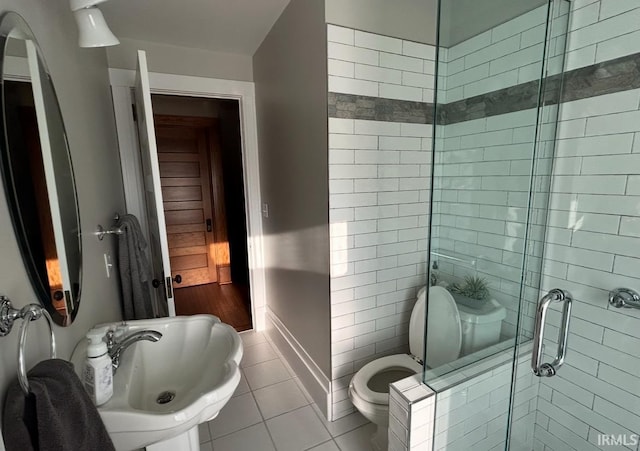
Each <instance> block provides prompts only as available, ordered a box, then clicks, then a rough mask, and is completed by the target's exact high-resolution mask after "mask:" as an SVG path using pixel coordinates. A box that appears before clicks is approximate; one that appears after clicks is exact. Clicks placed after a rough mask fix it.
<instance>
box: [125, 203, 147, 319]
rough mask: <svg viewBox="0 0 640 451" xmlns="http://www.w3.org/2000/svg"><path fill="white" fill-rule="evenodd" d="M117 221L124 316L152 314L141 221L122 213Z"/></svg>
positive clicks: (140, 316)
mask: <svg viewBox="0 0 640 451" xmlns="http://www.w3.org/2000/svg"><path fill="white" fill-rule="evenodd" d="M118 225H119V227H120V230H122V232H123V233H122V235H118V268H119V271H120V285H121V287H122V302H123V312H124V319H125V320H129V319H147V318H153V300H152V295H153V293H152V292H151V290H152V288H151V266H150V265H149V260H148V259H147V242H146V241H145V239H144V236H143V235H142V230H141V229H140V223H139V222H138V218H136V217H135V216H133V215H124V216H122V217H121V218H120V222H119V224H118Z"/></svg>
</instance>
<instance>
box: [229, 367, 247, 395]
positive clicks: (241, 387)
mask: <svg viewBox="0 0 640 451" xmlns="http://www.w3.org/2000/svg"><path fill="white" fill-rule="evenodd" d="M250 391H251V389H250V388H249V384H247V376H245V375H244V371H242V370H240V383H239V384H238V386H237V387H236V391H234V392H233V396H239V395H244V394H245V393H249V392H250Z"/></svg>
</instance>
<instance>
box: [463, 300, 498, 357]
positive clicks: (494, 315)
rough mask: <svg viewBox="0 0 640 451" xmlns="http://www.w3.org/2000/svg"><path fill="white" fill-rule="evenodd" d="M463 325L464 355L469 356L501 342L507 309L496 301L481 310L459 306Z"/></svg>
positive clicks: (487, 303) (483, 306)
mask: <svg viewBox="0 0 640 451" xmlns="http://www.w3.org/2000/svg"><path fill="white" fill-rule="evenodd" d="M458 312H459V313H460V323H461V325H462V350H461V352H462V355H463V356H464V355H468V354H471V353H473V352H475V351H479V350H480V349H484V348H486V347H488V346H491V345H494V344H496V343H498V341H500V330H501V329H502V320H503V319H505V318H506V316H507V311H506V309H505V308H504V307H503V306H501V305H500V303H498V301H496V300H495V299H491V300H490V301H488V302H486V303H485V304H484V305H482V306H481V307H480V308H472V307H467V306H466V305H462V304H458Z"/></svg>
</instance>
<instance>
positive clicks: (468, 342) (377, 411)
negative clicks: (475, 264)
mask: <svg viewBox="0 0 640 451" xmlns="http://www.w3.org/2000/svg"><path fill="white" fill-rule="evenodd" d="M426 293H427V291H426V287H424V288H422V289H421V290H420V291H419V292H418V299H417V300H416V304H415V305H414V307H413V311H412V312H411V319H410V320H409V351H410V354H394V355H390V356H386V357H381V358H379V359H376V360H374V361H372V362H369V363H367V364H366V365H365V366H363V367H362V368H361V369H360V370H359V371H358V372H357V373H356V374H355V375H354V376H353V379H351V383H350V384H349V398H350V399H351V402H352V403H353V405H354V406H355V407H356V409H358V411H360V413H361V414H362V415H363V416H364V417H365V418H367V419H368V420H369V421H371V422H372V423H374V424H375V425H376V426H377V428H376V432H375V433H374V435H373V437H372V438H371V443H372V445H373V448H374V449H375V450H376V451H378V450H380V451H382V450H386V449H387V444H388V436H387V429H388V425H389V384H391V383H393V382H396V381H398V380H400V379H404V378H406V377H409V376H412V375H414V374H419V373H422V371H423V365H422V363H421V359H422V356H423V355H424V346H425V343H424V326H425V320H424V319H425V316H426V312H425V310H426ZM494 303H495V304H494ZM490 304H491V305H490V307H487V309H486V312H485V311H482V312H475V313H474V309H469V308H467V309H465V310H464V311H462V314H461V312H460V310H459V309H458V305H457V304H456V302H455V299H454V298H453V296H452V295H451V293H449V291H447V290H446V289H445V288H443V287H440V286H433V287H430V288H429V305H430V308H429V318H428V328H427V333H428V337H427V361H426V366H427V367H428V368H437V367H439V366H441V365H444V364H446V363H449V362H452V361H454V360H456V359H457V358H458V357H459V356H460V353H461V351H462V347H463V343H465V346H467V350H469V349H473V348H474V347H475V346H476V345H475V344H474V343H473V340H474V339H476V338H481V340H480V341H482V346H487V345H489V344H493V343H488V340H490V339H493V337H495V339H496V342H497V339H499V333H500V326H501V323H502V319H504V317H505V316H506V311H504V307H502V306H500V304H498V303H497V302H496V301H493V300H492V301H490ZM463 308H464V307H463ZM486 315H491V317H490V318H489V319H488V320H487V318H485V316H486ZM478 326H480V327H478ZM496 330H497V331H498V332H497V335H496V332H495V331H496ZM463 335H467V336H463ZM443 337H446V338H443Z"/></svg>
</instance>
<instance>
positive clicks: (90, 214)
mask: <svg viewBox="0 0 640 451" xmlns="http://www.w3.org/2000/svg"><path fill="white" fill-rule="evenodd" d="M2 10H3V11H7V10H14V11H16V12H18V13H20V14H21V15H22V16H23V17H24V18H25V19H26V21H27V22H28V23H29V25H30V26H31V28H32V30H33V32H34V34H35V36H36V38H37V40H38V42H39V44H40V46H41V48H42V51H43V55H44V58H45V60H46V62H47V64H48V66H49V70H50V72H51V76H52V79H53V83H54V86H55V88H56V91H57V94H58V99H59V102H60V107H61V110H62V116H63V119H64V122H65V126H66V131H67V136H68V140H69V146H70V148H71V158H72V160H73V166H74V170H75V177H76V185H77V189H78V200H79V204H80V220H81V226H82V234H83V235H82V246H83V248H82V254H83V255H82V257H83V280H82V295H81V305H80V310H79V313H78V316H77V318H76V320H75V322H74V323H73V324H72V325H71V326H70V327H66V328H61V327H56V328H55V333H56V338H57V340H58V356H59V357H61V358H64V359H68V358H69V357H70V355H71V352H72V350H73V348H74V346H75V344H76V343H77V342H78V340H80V339H81V338H83V337H84V334H85V333H86V331H87V330H88V329H89V328H90V327H91V326H92V325H94V324H95V323H99V322H105V321H116V320H119V319H121V309H120V293H119V288H118V279H117V278H116V277H112V278H111V279H107V278H106V275H105V270H104V260H103V253H105V252H110V253H111V254H112V256H113V257H114V258H115V252H114V251H115V249H114V244H115V241H113V240H112V239H109V238H108V237H107V238H106V239H105V240H104V241H98V240H97V238H96V237H95V236H93V235H92V232H93V231H94V230H95V228H96V226H97V224H103V225H105V226H107V225H111V223H112V221H113V214H114V213H115V212H116V211H119V212H122V211H123V208H124V200H123V194H122V182H121V181H120V180H121V176H120V169H119V162H118V148H117V142H116V135H115V127H114V122H113V109H112V106H111V93H110V90H109V79H108V74H107V60H106V55H105V52H104V50H101V49H93V50H89V49H80V48H79V47H78V46H77V42H76V24H75V22H74V20H73V17H72V15H71V12H70V11H69V8H68V4H67V3H65V2H41V1H37V0H5V1H3V2H2ZM0 255H2V258H1V259H0V292H2V294H4V295H7V296H9V297H10V298H11V299H12V301H13V303H14V306H16V307H18V308H19V307H21V306H23V305H25V304H27V303H30V302H34V299H35V298H34V296H35V295H34V292H33V290H32V289H31V288H30V284H29V281H28V279H27V275H26V272H25V270H24V268H23V265H22V263H21V262H22V259H21V257H20V253H19V251H18V247H17V245H16V241H15V237H14V234H13V228H12V225H11V220H10V218H9V212H8V211H7V204H6V200H5V197H4V196H0ZM18 326H19V325H18ZM36 331H37V332H36ZM29 341H30V342H31V343H30V345H29V348H28V351H27V358H28V362H29V364H30V366H31V365H32V364H34V363H35V362H36V361H37V360H39V359H43V358H46V356H47V352H48V346H49V344H48V338H47V336H46V325H45V324H44V321H38V322H37V323H34V325H33V326H32V328H30V329H29ZM17 343H18V330H17V329H16V330H14V331H13V332H12V333H11V334H10V335H9V336H7V337H4V338H0V362H1V363H0V397H2V398H3V397H4V393H5V391H6V388H7V385H8V384H9V383H10V382H11V381H12V380H13V379H15V377H16V368H17V362H16V354H17Z"/></svg>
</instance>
